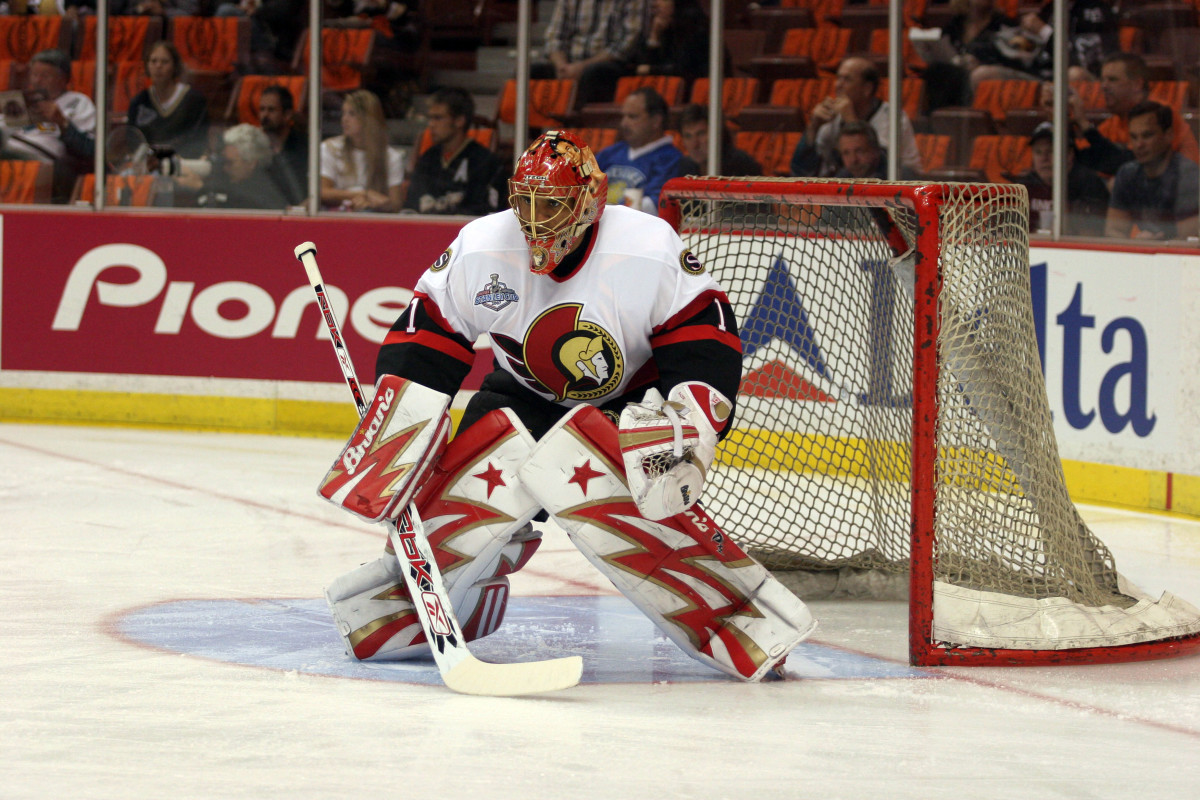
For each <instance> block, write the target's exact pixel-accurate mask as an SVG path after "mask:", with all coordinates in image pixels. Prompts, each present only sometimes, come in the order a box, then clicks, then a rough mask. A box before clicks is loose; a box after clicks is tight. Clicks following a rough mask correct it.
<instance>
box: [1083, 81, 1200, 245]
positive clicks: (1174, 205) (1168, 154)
mask: <svg viewBox="0 0 1200 800" xmlns="http://www.w3.org/2000/svg"><path fill="white" fill-rule="evenodd" d="M1173 125H1175V115H1174V113H1172V110H1171V109H1170V108H1168V107H1167V106H1164V105H1162V104H1161V103H1155V102H1153V101H1146V102H1144V103H1139V104H1138V105H1136V106H1134V107H1133V109H1131V110H1130V112H1129V146H1130V148H1131V149H1132V151H1133V157H1134V161H1131V162H1129V163H1128V164H1124V165H1122V166H1121V168H1120V169H1118V170H1117V174H1116V177H1115V178H1114V180H1113V189H1112V199H1111V200H1110V201H1109V206H1108V219H1107V221H1106V223H1105V226H1104V230H1105V233H1106V234H1107V235H1109V236H1120V237H1129V236H1130V235H1131V234H1133V232H1134V231H1133V226H1134V225H1135V224H1136V225H1137V232H1136V238H1140V239H1183V238H1187V237H1195V236H1197V235H1200V219H1198V216H1197V215H1198V213H1200V199H1198V198H1200V167H1197V166H1196V163H1195V162H1193V161H1190V160H1188V159H1186V158H1184V157H1183V156H1182V155H1180V154H1179V152H1178V151H1176V150H1175V149H1174V148H1173V146H1172V141H1173V134H1172V131H1171V128H1172V126H1173Z"/></svg>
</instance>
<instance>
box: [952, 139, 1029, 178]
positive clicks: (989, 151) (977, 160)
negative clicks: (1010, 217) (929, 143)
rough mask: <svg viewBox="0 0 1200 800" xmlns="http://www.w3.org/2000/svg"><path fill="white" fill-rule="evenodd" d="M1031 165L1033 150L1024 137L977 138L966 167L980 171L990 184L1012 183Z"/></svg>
mask: <svg viewBox="0 0 1200 800" xmlns="http://www.w3.org/2000/svg"><path fill="white" fill-rule="evenodd" d="M1032 164H1033V150H1032V149H1031V148H1030V147H1029V139H1028V138H1027V137H1025V136H1007V135H996V136H979V137H977V138H976V139H975V144H974V146H973V147H972V149H971V160H970V162H968V165H967V166H968V167H970V168H971V169H981V170H983V171H984V172H985V173H986V174H987V177H988V181H990V182H991V183H1012V181H1013V180H1014V179H1015V178H1016V177H1017V176H1018V175H1020V174H1021V173H1022V172H1025V171H1026V170H1028V169H1029V168H1030V167H1031V166H1032Z"/></svg>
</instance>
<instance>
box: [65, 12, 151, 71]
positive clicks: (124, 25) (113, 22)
mask: <svg viewBox="0 0 1200 800" xmlns="http://www.w3.org/2000/svg"><path fill="white" fill-rule="evenodd" d="M80 19H82V20H83V29H82V30H81V31H80V32H79V33H77V34H76V40H77V41H78V43H79V51H78V53H77V54H76V56H75V58H77V59H79V60H81V61H94V60H95V58H96V17H95V16H94V15H90V14H89V15H88V16H86V17H81V18H80ZM161 38H162V17H145V16H136V17H125V16H119V17H118V16H110V17H109V18H108V60H109V61H110V62H120V61H142V60H143V59H144V57H145V54H146V47H147V45H150V44H153V43H154V42H157V41H158V40H159V39H161Z"/></svg>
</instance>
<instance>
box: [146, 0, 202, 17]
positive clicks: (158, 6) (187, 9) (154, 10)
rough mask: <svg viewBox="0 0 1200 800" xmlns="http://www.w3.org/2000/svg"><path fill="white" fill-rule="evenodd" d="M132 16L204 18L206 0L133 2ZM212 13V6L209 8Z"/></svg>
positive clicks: (148, 0) (149, 0) (147, 0)
mask: <svg viewBox="0 0 1200 800" xmlns="http://www.w3.org/2000/svg"><path fill="white" fill-rule="evenodd" d="M131 8H132V10H131V11H130V13H132V14H144V15H145V16H148V17H198V16H204V13H203V12H204V9H205V3H204V0H133V2H132V3H131ZM208 8H209V12H210V13H211V6H209V7H208Z"/></svg>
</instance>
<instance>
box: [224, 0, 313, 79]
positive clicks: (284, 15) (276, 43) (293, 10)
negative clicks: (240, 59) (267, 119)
mask: <svg viewBox="0 0 1200 800" xmlns="http://www.w3.org/2000/svg"><path fill="white" fill-rule="evenodd" d="M216 16H218V17H248V18H249V19H250V55H251V58H253V59H254V62H255V64H256V66H257V67H258V68H259V69H261V70H262V71H265V72H268V73H274V72H276V71H280V70H286V69H287V68H288V65H289V64H291V61H292V55H293V54H294V53H295V52H296V45H297V43H298V42H299V41H300V34H301V33H303V32H304V29H305V28H306V27H308V3H307V2H305V0H225V2H222V3H221V4H220V5H218V6H217V11H216Z"/></svg>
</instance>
